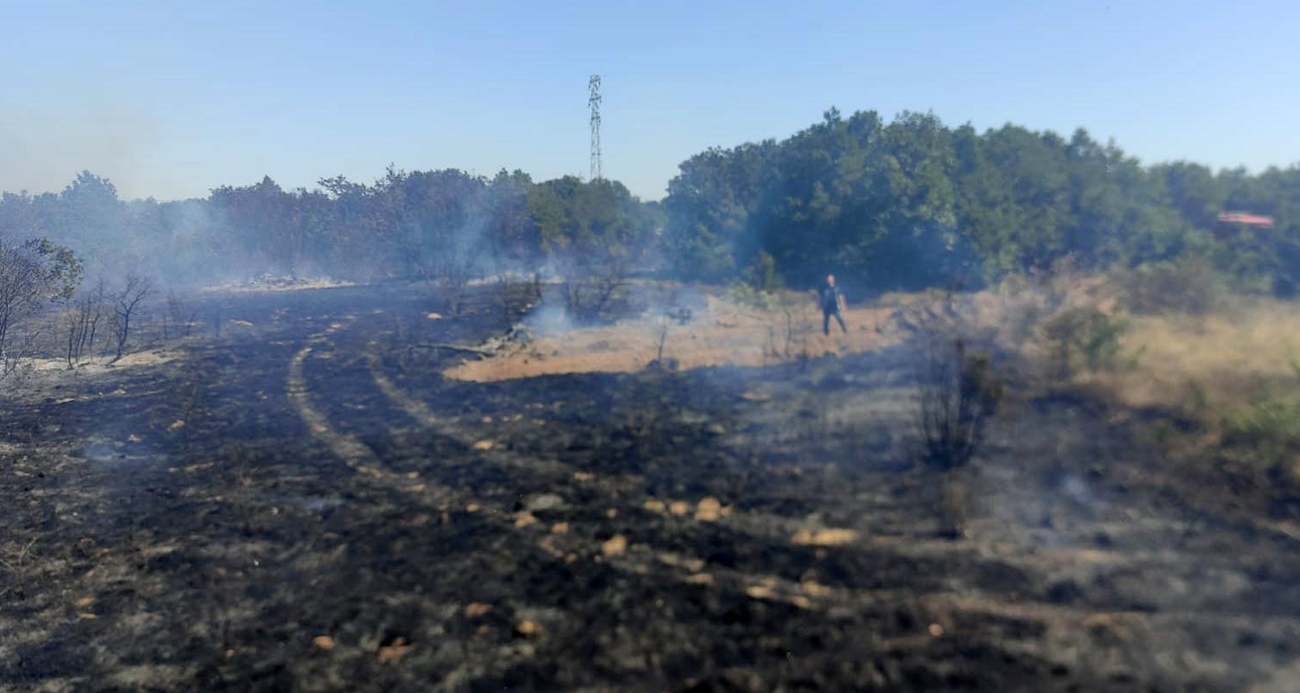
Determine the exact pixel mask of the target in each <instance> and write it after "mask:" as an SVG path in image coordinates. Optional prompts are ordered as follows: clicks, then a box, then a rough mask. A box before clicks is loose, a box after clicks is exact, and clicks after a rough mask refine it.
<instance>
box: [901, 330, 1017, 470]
mask: <svg viewBox="0 0 1300 693" xmlns="http://www.w3.org/2000/svg"><path fill="white" fill-rule="evenodd" d="M920 389H921V392H920V401H919V411H918V427H919V429H920V434H921V440H922V441H923V443H924V445H925V450H924V456H925V462H926V463H927V464H928V465H929V466H930V467H932V468H934V469H936V470H938V471H943V472H947V471H951V470H955V469H960V468H962V467H965V466H966V465H967V464H968V463H969V462H970V460H971V458H972V457H974V456H975V454H976V453H977V452H978V451H979V448H980V445H981V444H982V442H983V440H984V430H985V427H986V425H987V423H988V421H989V419H991V418H992V417H993V415H994V414H995V413H996V412H997V408H998V405H999V404H1000V403H1001V401H1002V398H1003V395H1004V394H1005V385H1004V383H1003V381H1002V378H1001V377H999V376H998V374H997V373H995V372H994V369H993V366H992V363H991V361H990V358H989V355H988V354H986V353H982V352H972V351H969V350H968V349H967V348H966V344H965V342H963V341H962V340H960V339H958V340H955V341H954V342H953V343H952V345H951V346H945V347H942V348H939V349H936V350H934V351H932V352H931V355H930V363H929V369H928V371H927V372H926V373H924V374H923V377H922V381H921V386H920Z"/></svg>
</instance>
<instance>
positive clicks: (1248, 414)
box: [1222, 396, 1300, 471]
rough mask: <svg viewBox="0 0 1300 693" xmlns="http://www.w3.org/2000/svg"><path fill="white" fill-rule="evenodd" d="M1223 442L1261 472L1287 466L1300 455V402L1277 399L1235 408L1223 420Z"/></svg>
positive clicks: (1238, 456) (1229, 450)
mask: <svg viewBox="0 0 1300 693" xmlns="http://www.w3.org/2000/svg"><path fill="white" fill-rule="evenodd" d="M1222 443H1223V446H1224V447H1225V448H1227V450H1228V452H1229V453H1230V454H1231V455H1232V456H1233V457H1237V458H1238V459H1240V460H1241V461H1243V462H1246V463H1247V464H1248V465H1249V466H1251V467H1253V468H1255V469H1257V470H1261V471H1272V470H1274V469H1277V468H1278V467H1279V466H1280V465H1284V464H1286V463H1287V462H1288V461H1289V460H1290V459H1291V458H1292V457H1294V456H1296V455H1300V399H1297V398H1296V397H1294V396H1290V397H1282V396H1275V397H1269V398H1266V399H1263V400H1261V401H1258V402H1252V403H1250V404H1247V405H1243V406H1240V407H1237V408H1236V409H1233V410H1232V411H1230V412H1229V413H1228V414H1227V416H1225V417H1224V419H1223V434H1222Z"/></svg>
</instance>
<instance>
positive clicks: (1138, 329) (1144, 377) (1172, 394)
mask: <svg viewBox="0 0 1300 693" xmlns="http://www.w3.org/2000/svg"><path fill="white" fill-rule="evenodd" d="M1122 342H1123V346H1124V350H1125V351H1126V352H1127V353H1128V354H1129V355H1130V356H1129V359H1130V366H1129V367H1127V368H1120V369H1117V370H1115V371H1112V372H1107V373H1101V374H1097V375H1094V376H1088V377H1085V378H1084V379H1085V380H1088V379H1090V380H1093V381H1095V382H1096V384H1098V385H1101V386H1104V387H1105V388H1106V389H1108V390H1109V391H1111V392H1112V393H1113V394H1114V395H1115V396H1116V397H1118V398H1119V400H1120V401H1122V402H1123V403H1125V404H1127V405H1130V406H1139V407H1142V406H1158V407H1172V408H1185V407H1189V406H1194V407H1195V408H1198V409H1203V410H1207V411H1210V412H1214V411H1223V410H1225V409H1227V408H1231V407H1232V406H1234V405H1237V404H1241V403H1245V402H1248V401H1251V400H1252V399H1254V398H1256V397H1258V396H1259V395H1260V393H1261V392H1262V391H1264V390H1265V389H1267V388H1268V387H1270V386H1272V385H1273V384H1276V383H1279V382H1285V381H1289V380H1293V379H1294V378H1295V375H1296V374H1295V370H1294V369H1293V366H1292V364H1294V363H1296V362H1297V359H1300V307H1298V306H1296V305H1295V304H1292V303H1284V302H1281V301H1276V300H1263V299H1260V300H1253V301H1249V302H1241V303H1239V304H1238V305H1237V306H1236V308H1235V309H1234V310H1233V311H1232V312H1231V313H1212V314H1208V315H1204V316H1191V315H1181V314H1168V315H1155V316H1141V317H1137V318H1134V319H1133V320H1132V326H1131V328H1130V329H1129V331H1128V332H1127V333H1126V334H1125V335H1124V336H1123V338H1122Z"/></svg>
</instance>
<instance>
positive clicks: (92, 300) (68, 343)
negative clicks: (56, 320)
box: [63, 279, 106, 368]
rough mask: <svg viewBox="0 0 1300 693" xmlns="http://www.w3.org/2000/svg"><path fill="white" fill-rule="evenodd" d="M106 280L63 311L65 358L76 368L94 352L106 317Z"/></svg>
mask: <svg viewBox="0 0 1300 693" xmlns="http://www.w3.org/2000/svg"><path fill="white" fill-rule="evenodd" d="M105 292H106V288H105V286H104V280H102V279H101V280H99V283H98V284H96V285H95V288H94V290H92V291H89V292H86V293H83V294H82V295H80V296H78V297H77V298H76V299H75V300H74V301H73V302H72V304H71V305H70V306H69V307H68V309H67V310H65V311H64V313H63V319H64V325H63V326H64V337H65V342H64V347H65V350H64V359H65V360H66V361H67V362H68V368H74V367H76V365H77V364H78V363H79V362H80V361H81V358H82V357H83V356H85V355H86V354H93V353H94V350H95V337H96V335H97V334H98V332H99V325H100V322H101V321H102V320H103V318H104V307H105V306H104V296H105Z"/></svg>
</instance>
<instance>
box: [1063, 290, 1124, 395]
mask: <svg viewBox="0 0 1300 693" xmlns="http://www.w3.org/2000/svg"><path fill="white" fill-rule="evenodd" d="M1128 328H1129V324H1128V321H1126V320H1124V319H1122V318H1118V317H1115V316H1113V315H1109V314H1107V313H1106V312H1104V311H1102V310H1100V309H1098V308H1095V307H1092V306H1080V307H1077V308H1070V309H1067V310H1065V311H1062V312H1061V313H1059V314H1057V315H1056V316H1055V317H1053V318H1051V319H1050V320H1048V321H1047V322H1046V323H1045V324H1044V325H1043V328H1042V339H1043V342H1044V343H1045V347H1046V348H1047V352H1048V358H1049V359H1050V361H1051V364H1052V366H1053V370H1054V371H1055V372H1056V374H1057V376H1058V377H1060V378H1061V379H1063V380H1064V379H1068V378H1069V377H1070V376H1071V375H1072V374H1073V373H1074V372H1075V369H1076V366H1077V365H1078V363H1079V362H1080V361H1081V362H1082V363H1083V365H1084V366H1086V367H1087V369H1088V370H1089V371H1090V372H1093V373H1096V372H1097V371H1100V370H1102V369H1104V368H1109V367H1111V366H1113V365H1114V364H1115V361H1116V358H1117V357H1118V356H1119V353H1120V337H1122V336H1123V334H1124V333H1125V332H1126V331H1127V330H1128Z"/></svg>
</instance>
